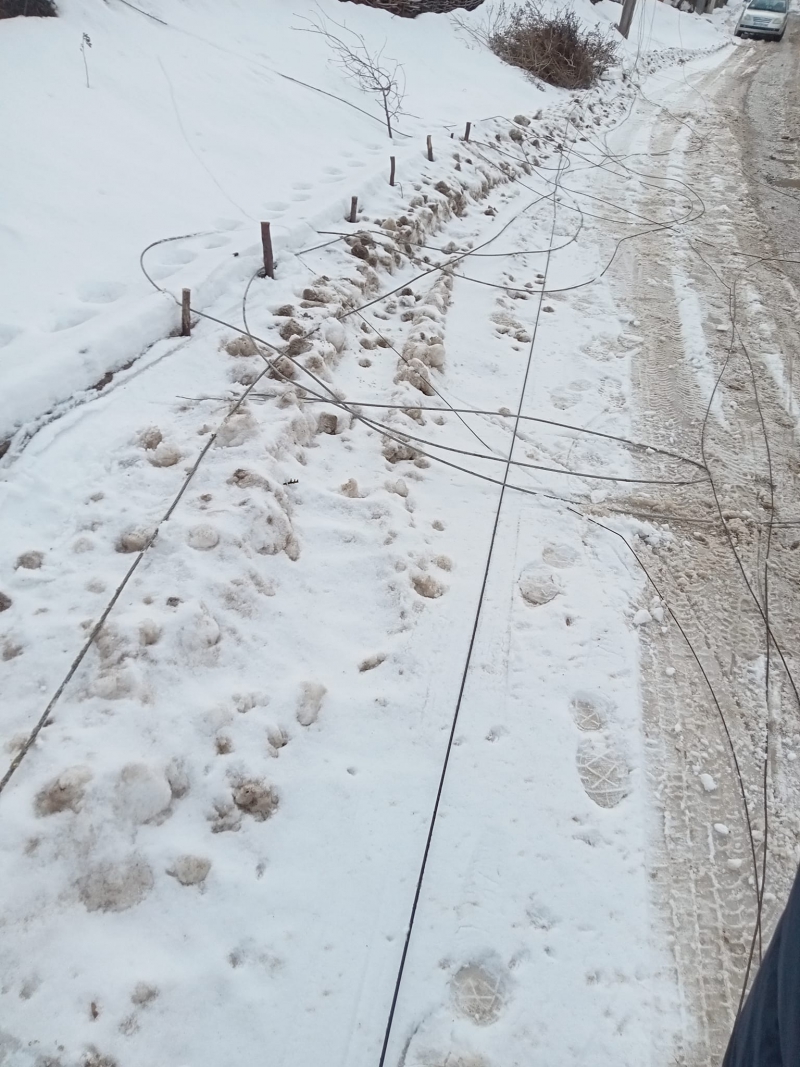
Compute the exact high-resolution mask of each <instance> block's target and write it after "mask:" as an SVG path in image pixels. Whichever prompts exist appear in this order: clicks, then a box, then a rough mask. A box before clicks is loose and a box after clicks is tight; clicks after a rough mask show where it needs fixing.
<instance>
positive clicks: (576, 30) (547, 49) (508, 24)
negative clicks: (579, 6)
mask: <svg viewBox="0 0 800 1067" xmlns="http://www.w3.org/2000/svg"><path fill="white" fill-rule="evenodd" d="M459 24H460V26H461V28H462V29H464V30H465V31H466V32H467V33H469V34H470V36H471V37H473V39H475V40H476V41H478V42H479V43H480V44H483V45H486V47H488V48H491V50H492V51H493V52H494V54H495V55H496V56H499V58H500V59H503V60H505V61H506V63H510V64H511V65H512V66H514V67H520V68H521V69H522V70H524V71H526V72H527V73H528V74H531V75H532V76H533V77H535V78H539V79H541V81H545V82H548V83H549V84H550V85H558V86H560V87H561V88H564V89H588V88H589V87H590V86H591V85H594V83H595V82H596V81H597V79H598V78H599V77H600V75H601V74H603V72H604V71H606V70H608V68H609V67H610V66H611V65H612V64H613V63H614V60H615V59H616V54H617V45H616V43H615V42H614V41H613V40H611V39H610V38H608V37H607V36H605V35H604V34H603V33H602V32H601V31H600V30H599V29H597V28H594V29H586V28H585V27H584V26H583V25H582V24H581V20H580V18H579V16H578V15H577V13H576V12H575V11H573V10H572V8H569V7H563V8H560V9H558V10H556V11H555V12H552V13H545V12H544V11H542V9H541V7H540V6H539V4H538V2H537V0H525V2H524V3H522V4H520V5H519V6H517V7H507V6H506V4H505V3H501V4H499V5H498V6H497V7H495V8H494V9H493V11H492V12H491V14H490V15H489V16H488V18H487V20H486V21H485V22H484V23H483V24H482V25H479V26H474V25H470V24H468V23H467V22H466V21H464V20H460V23H459Z"/></svg>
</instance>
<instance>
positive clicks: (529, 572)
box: [519, 566, 561, 607]
mask: <svg viewBox="0 0 800 1067" xmlns="http://www.w3.org/2000/svg"><path fill="white" fill-rule="evenodd" d="M519 591H520V593H521V594H522V599H523V600H525V601H526V603H528V604H532V605H533V606H534V607H541V606H542V605H544V604H549V603H550V601H551V600H555V598H556V597H557V596H558V594H559V593H560V592H561V585H560V583H559V582H558V580H557V578H556V576H555V575H554V574H553V573H552V571H551V570H550V568H549V567H541V566H539V567H537V566H534V567H528V568H526V569H525V570H524V571H523V572H522V574H521V575H520V576H519Z"/></svg>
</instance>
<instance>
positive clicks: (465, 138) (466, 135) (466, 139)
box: [464, 122, 472, 141]
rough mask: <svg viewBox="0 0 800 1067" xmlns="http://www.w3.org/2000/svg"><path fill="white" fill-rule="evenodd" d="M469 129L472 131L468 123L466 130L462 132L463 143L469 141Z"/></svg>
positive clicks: (470, 124)
mask: <svg viewBox="0 0 800 1067" xmlns="http://www.w3.org/2000/svg"><path fill="white" fill-rule="evenodd" d="M471 129H472V123H471V122H468V123H467V128H466V130H464V140H465V141H468V140H469V131H470V130H471Z"/></svg>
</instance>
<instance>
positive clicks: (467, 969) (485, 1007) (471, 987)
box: [450, 963, 506, 1026]
mask: <svg viewBox="0 0 800 1067" xmlns="http://www.w3.org/2000/svg"><path fill="white" fill-rule="evenodd" d="M450 993H451V996H452V998H453V1005H454V1007H455V1009H456V1011H457V1012H459V1014H461V1015H464V1016H466V1018H468V1019H471V1020H472V1021H473V1022H474V1023H477V1024H478V1025H479V1026H489V1025H490V1024H491V1023H493V1022H495V1021H496V1020H497V1019H498V1018H499V1017H500V1014H501V1012H502V1011H503V1008H504V1007H505V1003H506V990H505V982H504V981H503V978H502V976H501V975H500V974H499V973H498V972H497V971H495V970H490V969H489V968H488V967H486V966H483V965H481V964H478V963H468V964H467V965H466V966H464V967H462V968H461V969H460V970H459V971H456V973H455V974H454V975H453V977H452V978H451V979H450Z"/></svg>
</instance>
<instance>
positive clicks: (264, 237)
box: [261, 222, 275, 278]
mask: <svg viewBox="0 0 800 1067" xmlns="http://www.w3.org/2000/svg"><path fill="white" fill-rule="evenodd" d="M261 247H262V249H263V250H264V277H265V278H274V277H275V262H274V260H273V258H272V235H271V234H270V232H269V223H268V222H262V223H261Z"/></svg>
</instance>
